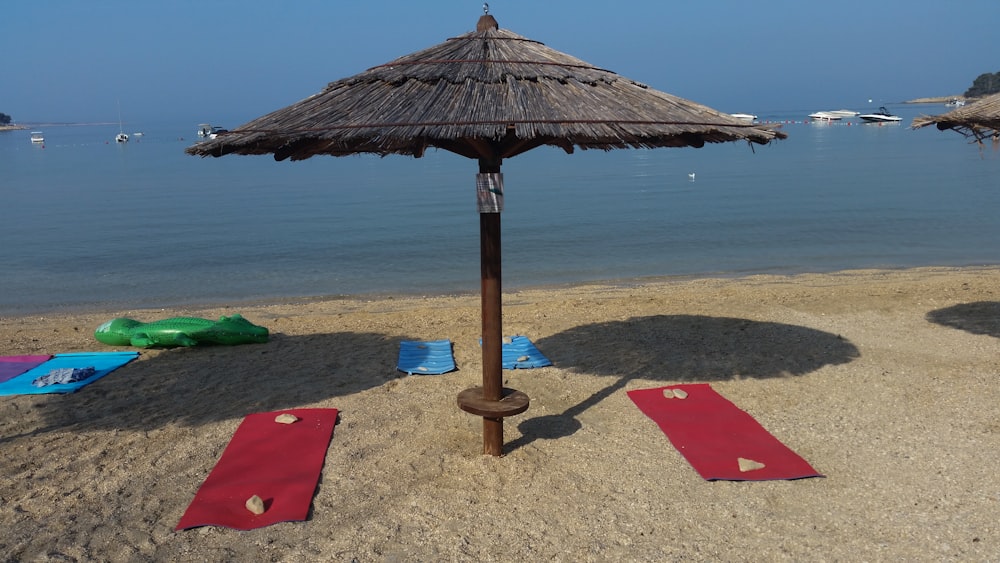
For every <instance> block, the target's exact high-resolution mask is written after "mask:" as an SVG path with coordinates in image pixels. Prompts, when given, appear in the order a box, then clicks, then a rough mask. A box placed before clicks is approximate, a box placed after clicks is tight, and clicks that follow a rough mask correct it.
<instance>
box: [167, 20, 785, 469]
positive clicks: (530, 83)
mask: <svg viewBox="0 0 1000 563" xmlns="http://www.w3.org/2000/svg"><path fill="white" fill-rule="evenodd" d="M484 12H486V13H485V14H484V15H483V16H482V17H480V18H479V22H478V23H477V26H476V31H473V32H469V33H466V34H464V35H460V36H458V37H454V38H451V39H448V40H447V41H445V42H444V43H441V44H439V45H436V46H433V47H430V48H428V49H424V50H422V51H419V52H416V53H413V54H410V55H406V56H403V57H400V58H398V59H396V60H394V61H392V62H389V63H386V64H383V65H379V66H377V67H374V68H371V69H368V70H367V71H365V72H362V73H360V74H358V75H355V76H352V77H349V78H344V79H342V80H338V81H336V82H331V83H330V84H329V85H328V86H327V87H326V89H324V90H323V91H322V92H320V93H318V94H316V95H313V96H310V97H308V98H306V99H304V100H302V101H300V102H298V103H295V104H292V105H291V106H288V107H286V108H284V109H279V110H277V111H275V112H272V113H269V114H267V115H265V116H263V117H260V118H258V119H255V120H253V121H251V122H249V123H246V124H245V125H241V126H239V127H237V128H235V129H233V130H232V131H229V132H228V133H222V134H219V135H218V136H217V137H216V138H215V139H210V140H206V141H204V142H200V143H198V144H196V145H194V146H191V147H188V148H187V149H186V152H187V153H189V154H192V155H200V156H222V155H225V154H231V153H234V154H248V155H253V154H273V155H274V158H275V159H276V160H284V159H292V160H302V159H306V158H309V157H312V156H316V155H332V156H342V155H348V154H357V153H373V154H378V155H388V154H401V155H411V156H414V157H420V156H422V155H423V154H424V152H425V151H426V149H427V148H428V147H435V148H438V149H443V150H447V151H451V152H454V153H456V154H459V155H462V156H465V157H468V158H472V159H477V160H478V162H479V174H478V175H477V177H476V190H477V193H478V196H479V213H480V256H481V275H482V279H481V292H482V325H483V337H482V343H483V344H482V349H483V386H482V387H476V388H473V389H467V390H465V391H463V392H462V393H460V394H459V397H458V403H459V406H460V407H461V408H462V409H463V410H465V411H467V412H470V413H473V414H477V415H480V416H482V417H483V424H484V426H483V449H484V452H485V453H488V454H491V455H500V454H501V453H502V443H503V430H502V420H503V417H505V416H511V415H514V414H517V413H520V412H523V411H524V410H526V409H527V407H528V397H527V396H526V395H525V394H523V393H520V392H519V391H515V390H512V389H506V388H503V387H502V386H501V381H502V363H501V361H502V358H501V348H502V338H503V337H502V314H501V310H502V307H501V297H500V292H501V287H500V282H501V268H500V266H501V259H500V256H501V253H500V212H501V211H502V206H503V177H502V175H501V174H500V165H501V163H502V161H503V159H504V158H509V157H512V156H515V155H518V154H521V153H523V152H525V151H528V150H531V149H533V148H535V147H539V146H543V145H550V146H557V147H560V148H562V149H563V150H564V151H566V152H567V153H572V152H573V151H574V150H575V148H581V149H602V150H610V149H620V148H654V147H685V146H690V147H701V146H703V145H704V144H705V143H721V142H726V141H748V142H751V143H759V144H765V143H768V142H770V141H772V140H775V139H782V138H785V134H784V133H783V132H781V131H777V130H775V129H771V128H767V127H762V126H758V125H752V124H748V123H746V122H744V121H741V120H738V119H736V118H734V117H732V116H730V115H728V114H725V113H721V112H719V111H716V110H713V109H711V108H709V107H706V106H703V105H700V104H697V103H695V102H692V101H689V100H685V99H683V98H678V97H677V96H673V95H670V94H667V93H664V92H659V91H657V90H654V89H652V88H650V87H648V86H646V85H644V84H640V83H638V82H635V81H632V80H629V79H627V78H623V77H621V76H619V75H617V74H615V73H613V72H610V71H608V70H604V69H601V68H598V67H595V66H593V65H591V64H588V63H586V62H584V61H582V60H580V59H577V58H575V57H572V56H570V55H567V54H565V53H561V52H559V51H555V50H553V49H550V48H548V47H546V46H545V45H543V44H542V43H539V42H537V41H532V40H530V39H527V38H525V37H522V36H520V35H517V34H516V33H513V32H511V31H507V30H504V29H500V28H499V26H498V25H497V22H496V20H495V19H494V18H493V16H491V15H489V13H488V6H486V5H484Z"/></svg>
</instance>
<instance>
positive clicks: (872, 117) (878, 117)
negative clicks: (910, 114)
mask: <svg viewBox="0 0 1000 563" xmlns="http://www.w3.org/2000/svg"><path fill="white" fill-rule="evenodd" d="M858 119H863V120H865V121H867V122H869V123H893V122H896V121H902V120H903V118H902V117H899V116H898V115H892V114H891V113H889V110H887V109H885V106H882V107H880V108H878V111H876V112H873V113H863V114H861V115H859V116H858Z"/></svg>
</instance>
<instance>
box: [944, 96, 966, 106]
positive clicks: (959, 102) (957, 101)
mask: <svg viewBox="0 0 1000 563" xmlns="http://www.w3.org/2000/svg"><path fill="white" fill-rule="evenodd" d="M964 105H965V100H960V99H958V98H952V99H950V100H948V103H946V104H945V105H944V106H945V107H948V108H960V107H962V106H964Z"/></svg>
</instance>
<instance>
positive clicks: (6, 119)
mask: <svg viewBox="0 0 1000 563" xmlns="http://www.w3.org/2000/svg"><path fill="white" fill-rule="evenodd" d="M10 120H11V117H10V116H9V115H7V114H6V113H0V125H10Z"/></svg>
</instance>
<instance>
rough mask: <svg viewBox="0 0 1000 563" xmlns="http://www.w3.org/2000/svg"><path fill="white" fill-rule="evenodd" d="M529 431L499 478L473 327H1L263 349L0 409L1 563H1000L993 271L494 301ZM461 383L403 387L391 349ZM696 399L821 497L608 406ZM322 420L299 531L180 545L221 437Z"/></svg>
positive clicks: (509, 374)
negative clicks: (305, 413)
mask: <svg viewBox="0 0 1000 563" xmlns="http://www.w3.org/2000/svg"><path fill="white" fill-rule="evenodd" d="M504 301H505V322H504V334H508V335H511V334H523V335H526V336H528V337H530V338H531V339H532V340H533V341H534V342H535V343H536V344H537V345H538V347H539V348H540V349H541V350H542V352H544V353H545V354H546V355H547V356H548V357H549V358H550V359H552V360H553V361H554V363H555V367H551V368H544V369H534V370H518V371H505V372H504V377H505V380H506V384H507V385H508V386H510V387H514V388H516V389H519V390H521V391H524V392H526V393H527V394H528V395H529V396H530V397H531V401H532V402H531V408H530V409H529V410H528V411H527V412H526V413H524V414H522V415H519V416H516V417H513V418H511V419H508V421H507V423H506V425H505V439H506V442H507V452H508V453H507V455H506V456H505V457H502V458H493V457H487V456H483V455H481V453H480V452H481V448H482V442H481V440H482V438H481V420H480V419H478V418H476V417H474V416H471V415H468V414H466V413H464V412H462V411H460V410H459V409H458V408H457V407H456V406H455V397H456V395H457V393H458V392H459V391H461V390H462V389H465V388H466V387H470V386H474V385H477V384H479V382H480V380H481V371H480V366H481V359H480V349H479V346H478V344H477V339H478V337H479V330H480V324H479V300H478V297H477V296H475V295H471V296H445V297H405V298H394V299H389V298H386V299H377V300H369V299H335V300H324V301H299V302H296V303H289V304H268V305H250V306H241V307H238V308H237V307H232V308H199V309H179V310H145V311H105V312H100V313H93V314H90V313H88V314H59V315H53V316H44V317H39V316H31V317H18V318H2V319H0V336H2V338H0V355H21V354H35V353H59V352H72V351H90V350H111V349H113V348H110V347H105V346H103V345H101V344H99V343H97V342H96V341H95V340H94V339H93V336H92V332H93V330H94V328H95V327H96V326H97V325H98V324H99V323H101V322H103V321H105V320H108V319H110V318H113V317H118V316H132V317H135V318H138V319H140V320H145V321H150V320H156V319H160V318H166V317H170V316H177V315H194V316H202V317H215V316H218V315H220V314H232V313H237V312H238V313H242V314H243V315H244V316H246V317H247V318H248V319H249V320H251V321H252V322H255V323H257V324H261V325H264V326H267V327H268V328H269V329H271V331H272V334H273V337H272V338H271V341H270V342H269V343H267V344H259V345H245V346H232V347H201V348H190V349H172V350H146V351H143V352H142V355H141V357H140V359H139V360H137V361H136V362H133V363H132V364H130V365H128V366H126V367H124V368H122V369H121V370H119V371H117V372H114V373H112V374H111V375H109V376H108V377H105V378H104V379H101V380H99V381H97V382H95V383H94V384H91V385H90V386H88V387H85V388H84V389H82V390H81V391H79V392H77V393H75V394H71V395H40V396H18V397H3V398H0V452H2V458H0V557H3V558H4V559H5V560H8V561H35V560H58V561H77V560H78V561H143V560H150V561H152V560H156V561H353V560H357V561H448V560H463V561H548V560H553V561H623V560H649V561H671V560H681V559H683V560H711V561H740V560H752V561H773V560H798V561H802V560H830V561H838V560H839V561H861V560H867V561H890V560H911V561H916V560H924V561H989V560H992V561H997V560H998V559H1000V416H998V410H1000V408H998V405H1000V390H998V385H1000V269H994V268H983V269H980V268H970V269H942V268H933V269H917V270H905V271H865V272H842V273H836V274H829V275H799V276H791V277H786V276H754V277H748V278H742V279H689V280H669V281H662V282H661V281H657V282H649V283H647V282H643V283H637V284H629V285H600V286H598V285H584V286H577V287H569V288H560V289H544V290H526V291H517V292H509V293H507V294H505V299H504ZM440 338H449V339H451V340H452V341H453V342H454V345H455V357H456V360H457V363H458V365H459V370H458V371H457V372H453V373H450V374H447V375H443V376H411V377H407V376H403V375H402V374H400V373H397V372H396V371H395V369H394V366H395V360H396V355H397V352H398V345H399V341H400V340H401V339H419V340H430V339H440ZM677 382H709V383H711V384H712V385H713V386H714V387H715V389H716V390H718V391H719V392H720V393H721V394H722V395H723V396H725V397H727V398H728V399H730V400H731V401H733V402H734V403H736V404H737V405H738V406H740V407H741V408H743V409H744V410H746V411H748V412H749V413H750V414H752V415H753V416H754V417H756V419H757V420H758V421H760V422H761V424H763V425H764V427H766V428H767V429H768V430H770V431H771V433H773V434H774V435H775V436H777V437H778V438H779V439H780V440H782V441H783V442H784V443H785V444H787V445H788V446H790V447H791V448H792V449H794V450H795V451H796V452H798V453H799V454H800V455H802V456H803V457H804V458H805V459H807V460H808V461H809V462H810V463H811V464H812V465H813V466H814V467H816V469H817V470H819V471H820V472H822V473H823V474H825V475H826V477H824V478H813V479H803V480H798V481H772V482H707V481H704V480H702V479H701V478H700V477H699V476H698V475H697V474H696V473H695V471H694V470H693V469H692V468H691V467H690V466H689V465H688V464H687V462H686V461H685V460H684V458H682V457H681V456H680V454H678V452H677V451H676V450H674V449H673V447H672V446H671V445H670V443H669V442H668V440H667V439H666V437H665V436H664V435H663V434H662V433H661V432H660V430H659V429H658V428H657V427H656V425H655V424H654V423H653V422H652V421H651V420H649V419H648V418H646V417H645V416H644V415H643V414H642V413H640V412H639V410H638V409H637V408H636V407H635V406H634V405H633V404H632V403H631V401H630V400H629V399H628V397H627V396H626V391H628V390H630V389H639V388H645V387H653V386H661V385H665V384H671V383H677ZM288 407H335V408H337V409H340V410H341V420H340V423H339V424H338V426H337V427H336V430H335V432H334V437H333V441H332V443H331V445H330V448H329V451H328V454H327V457H326V464H325V466H324V469H323V473H322V478H321V481H320V484H319V487H318V489H317V491H316V495H315V497H314V499H313V505H312V511H311V513H310V517H309V519H308V520H307V521H305V522H292V523H281V524H277V525H275V526H271V527H268V528H263V529H259V530H254V531H249V532H240V531H234V530H229V529H224V528H216V527H205V528H198V529H194V530H189V531H184V532H174V531H173V528H174V526H175V525H176V524H177V522H178V520H179V519H180V517H181V514H182V513H183V511H184V509H185V508H186V507H187V505H188V503H189V502H190V501H191V499H192V497H193V496H194V493H195V491H196V490H197V488H198V486H199V485H200V484H201V482H202V481H203V480H204V479H205V477H206V476H207V475H208V473H209V471H210V470H211V469H212V467H213V466H214V464H215V462H216V460H217V459H218V457H219V455H220V453H221V452H222V450H223V448H224V447H225V446H226V444H227V443H228V442H229V439H230V437H231V436H232V434H233V432H234V430H235V429H236V427H237V425H238V424H239V422H240V420H241V419H242V417H243V416H244V415H246V414H248V413H252V412H261V411H270V410H278V409H282V408H288Z"/></svg>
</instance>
